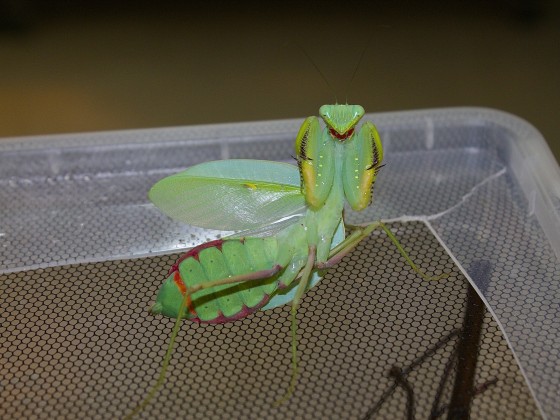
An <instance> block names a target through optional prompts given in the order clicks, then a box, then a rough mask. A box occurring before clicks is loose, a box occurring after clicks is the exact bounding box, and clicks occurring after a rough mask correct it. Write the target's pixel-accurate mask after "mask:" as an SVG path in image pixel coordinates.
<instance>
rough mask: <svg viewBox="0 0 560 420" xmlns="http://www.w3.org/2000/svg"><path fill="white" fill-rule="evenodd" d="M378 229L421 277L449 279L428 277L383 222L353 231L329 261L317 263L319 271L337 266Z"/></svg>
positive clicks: (437, 277) (434, 278) (333, 252)
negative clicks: (381, 230)
mask: <svg viewBox="0 0 560 420" xmlns="http://www.w3.org/2000/svg"><path fill="white" fill-rule="evenodd" d="M378 227H380V228H381V229H383V231H384V232H385V233H386V234H387V236H388V237H389V239H390V240H391V242H393V244H394V245H395V246H396V247H397V250H398V251H399V253H400V254H401V255H402V256H403V258H404V259H405V260H406V262H407V263H408V265H410V267H411V268H412V269H413V270H414V271H415V272H416V273H417V274H418V275H419V276H420V277H422V278H423V279H424V280H430V281H432V280H441V279H444V278H447V277H449V274H448V273H443V274H440V275H439V276H434V277H431V276H428V275H426V273H424V272H423V271H422V270H420V268H418V266H417V265H416V264H414V261H412V259H411V258H410V257H409V256H408V254H407V252H406V251H405V249H404V248H403V246H402V245H401V244H400V242H399V240H398V239H397V238H396V237H395V235H394V234H393V232H391V230H390V229H389V228H388V227H387V225H385V223H383V222H375V223H371V224H369V225H367V226H366V227H363V228H362V227H357V228H355V229H354V230H353V231H352V233H351V234H350V235H349V236H348V237H347V238H346V239H345V240H344V241H342V242H341V243H340V244H338V246H336V247H335V248H334V249H333V250H332V251H331V253H330V255H329V259H328V260H327V261H325V262H321V263H317V264H316V268H317V269H319V270H324V269H327V268H331V267H333V266H335V265H336V264H338V263H339V262H340V261H341V260H342V259H343V258H344V257H345V256H346V255H348V254H349V253H350V252H351V251H352V250H353V249H354V248H355V247H356V246H357V245H358V244H359V243H360V242H361V241H362V240H363V239H364V238H366V237H368V236H369V235H370V234H371V233H372V232H373V231H374V230H375V229H377V228H378Z"/></svg>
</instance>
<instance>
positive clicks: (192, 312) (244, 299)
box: [170, 238, 278, 324]
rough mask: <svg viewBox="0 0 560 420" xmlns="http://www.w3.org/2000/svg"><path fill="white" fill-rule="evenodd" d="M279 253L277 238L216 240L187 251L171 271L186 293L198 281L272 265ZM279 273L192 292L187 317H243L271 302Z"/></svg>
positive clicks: (209, 320)
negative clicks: (265, 278)
mask: <svg viewBox="0 0 560 420" xmlns="http://www.w3.org/2000/svg"><path fill="white" fill-rule="evenodd" d="M276 257H277V243H276V240H275V239H274V238H246V239H227V240H217V241H212V242H208V243H206V244H202V245H200V246H198V247H196V248H193V249H192V250H190V251H189V252H187V253H186V254H185V255H183V256H182V257H181V258H180V259H179V260H178V261H177V263H176V264H175V265H174V266H173V268H172V269H171V272H170V274H172V275H173V276H174V282H175V284H176V285H177V287H178V288H179V290H180V291H181V293H182V294H184V292H185V290H186V289H188V288H191V287H193V286H194V285H196V284H200V283H205V282H208V281H211V280H218V279H225V278H228V277H231V276H237V275H242V274H248V273H252V272H255V271H261V270H268V269H271V268H272V267H274V266H275V264H276ZM277 277H278V276H273V277H272V278H270V279H267V280H257V281H250V282H244V283H237V284H228V285H223V286H216V287H212V288H209V289H203V290H200V291H198V292H196V293H194V294H193V295H192V296H190V301H189V302H188V313H187V318H188V319H190V320H192V321H195V322H201V323H211V324H221V323H224V322H229V321H234V320H236V319H240V318H243V317H245V316H247V315H249V314H251V313H253V312H255V311H257V310H258V309H260V308H262V307H263V306H264V305H265V304H266V303H267V302H268V300H269V298H270V295H271V294H272V293H273V292H274V291H275V290H276V289H277V287H278V286H277ZM181 289H182V290H181Z"/></svg>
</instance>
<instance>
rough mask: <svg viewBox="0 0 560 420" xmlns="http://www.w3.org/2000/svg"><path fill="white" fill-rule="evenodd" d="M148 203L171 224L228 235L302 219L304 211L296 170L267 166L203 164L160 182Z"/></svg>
mask: <svg viewBox="0 0 560 420" xmlns="http://www.w3.org/2000/svg"><path fill="white" fill-rule="evenodd" d="M149 197H150V200H151V201H152V203H154V204H155V205H156V206H157V207H158V208H159V209H160V210H161V211H162V212H163V213H165V214H167V215H168V216H170V217H171V218H173V219H175V220H179V221H181V222H184V223H188V224H190V225H194V226H199V227H203V228H207V229H217V230H230V231H234V230H250V229H255V228H259V227H262V226H265V225H267V224H270V223H275V222H277V221H279V220H281V219H283V218H286V217H289V216H297V215H302V214H303V212H304V210H305V208H306V205H305V198H304V196H303V194H302V193H301V188H300V176H299V171H298V169H297V167H295V166H293V165H289V164H287V163H278V162H270V161H265V160H247V159H229V160H219V161H213V162H206V163H202V164H200V165H196V166H193V167H191V168H189V169H187V170H186V171H184V172H181V173H178V174H176V175H172V176H169V177H167V178H164V179H162V180H161V181H159V182H158V183H156V184H155V185H154V186H153V187H152V189H151V190H150V193H149Z"/></svg>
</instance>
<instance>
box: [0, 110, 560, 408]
mask: <svg viewBox="0 0 560 420" xmlns="http://www.w3.org/2000/svg"><path fill="white" fill-rule="evenodd" d="M364 120H371V121H373V122H374V123H375V124H376V125H377V127H378V129H379V132H380V135H381V138H382V141H383V144H384V149H385V159H384V160H385V163H386V166H385V167H384V168H383V170H382V171H381V173H380V174H379V176H378V180H377V183H376V187H375V190H374V203H373V205H372V206H371V207H370V208H368V209H367V210H365V211H363V212H361V213H353V212H351V211H350V210H348V211H347V213H346V218H347V221H348V222H350V223H365V222H370V221H375V220H379V219H383V220H390V221H401V222H407V221H421V222H423V223H425V224H426V226H428V228H429V229H430V230H431V231H432V232H433V234H434V235H435V237H436V238H437V239H438V240H439V241H440V243H441V244H442V245H443V246H444V247H445V249H446V250H447V251H448V252H449V254H450V256H451V257H452V258H453V260H454V261H455V262H456V264H457V265H458V267H459V268H460V270H461V271H462V272H463V273H464V274H465V275H466V276H467V277H468V278H469V280H470V281H471V283H472V284H473V286H474V287H475V288H476V289H477V291H478V292H479V294H480V295H481V297H482V298H483V300H484V301H485V303H486V304H487V306H488V308H489V309H490V311H491V312H492V314H493V315H494V317H495V318H496V320H497V321H498V323H499V325H500V326H501V328H502V329H503V332H504V335H505V337H506V339H507V340H508V342H509V344H510V346H511V348H512V350H513V351H514V354H515V356H516V358H517V360H518V362H519V364H520V366H521V368H522V370H523V372H524V374H525V376H526V379H527V382H528V384H529V387H530V389H531V390H532V392H533V395H534V396H535V399H536V401H537V403H538V405H539V407H540V409H541V411H542V413H543V414H544V415H547V416H550V417H551V418H552V417H555V416H557V413H558V412H560V399H559V398H558V395H559V390H560V370H559V369H558V366H560V355H559V353H558V349H559V348H560V314H559V308H560V290H559V289H560V286H559V285H560V264H559V262H560V170H559V168H558V165H557V163H556V161H555V160H554V158H553V157H552V155H551V153H550V150H549V149H548V147H547V145H546V143H545V142H544V140H543V138H542V137H541V136H540V134H539V133H538V132H537V131H536V130H535V129H534V128H533V127H532V126H530V125H529V124H527V123H526V122H524V121H522V120H520V119H519V118H517V117H514V116H511V115H509V114H505V113H502V112H498V111H494V110H487V109H478V108H457V109H441V110H426V111H416V112H397V113H386V114H369V115H366V116H365V117H364ZM299 124H301V120H289V121H272V122H259V123H243V124H225V125H211V126H195V127H185V128H166V129H154V130H137V131H119V132H108V133H94V134H78V135H63V136H44V137H29V138H16V139H3V140H2V141H0V273H10V272H19V271H24V270H30V269H36V268H42V267H53V266H60V265H64V264H69V263H83V262H99V261H107V260H116V259H124V258H130V257H138V256H147V255H153V254H162V253H168V252H170V251H176V250H180V249H184V248H188V247H191V246H194V245H196V244H199V243H201V242H203V241H205V240H209V239H214V238H216V237H217V236H220V235H224V234H227V233H228V232H217V231H205V230H202V229H197V228H193V227H190V226H185V225H181V224H179V223H177V222H173V221H171V220H169V219H168V218H167V217H165V216H164V215H163V214H161V213H160V212H159V211H158V210H157V209H156V208H155V207H154V206H153V205H152V204H150V203H149V202H148V200H147V192H148V190H149V189H150V187H151V186H152V185H153V184H154V183H155V182H156V181H157V180H159V179H161V178H163V177H165V176H167V175H170V174H172V173H175V172H178V171H180V170H182V169H184V168H186V167H188V166H191V165H194V164H196V163H200V162H204V161H208V160H216V159H228V158H250V159H268V160H279V161H286V162H289V161H293V159H292V158H291V155H292V154H293V152H292V148H293V142H294V137H295V134H296V133H297V129H298V127H299ZM481 262H482V263H484V264H486V266H487V267H490V271H491V274H490V275H481V273H480V272H479V271H478V270H477V267H480V264H481Z"/></svg>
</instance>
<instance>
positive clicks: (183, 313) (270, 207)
mask: <svg viewBox="0 0 560 420" xmlns="http://www.w3.org/2000/svg"><path fill="white" fill-rule="evenodd" d="M319 114H320V117H321V119H322V121H323V122H324V124H325V127H324V128H321V126H320V121H319V118H318V117H315V116H312V117H308V118H306V119H305V121H304V122H303V124H302V126H301V128H300V130H299V133H298V135H297V137H296V141H295V153H296V155H295V159H296V161H297V167H296V166H294V165H290V164H287V163H278V162H270V161H260V160H243V159H235V160H222V161H213V162H206V163H202V164H199V165H196V166H193V167H191V168H189V169H187V170H186V171H184V172H181V173H179V174H176V175H172V176H170V177H167V178H164V179H162V180H161V181H159V182H158V183H156V184H155V185H154V186H153V187H152V189H151V190H150V193H149V198H150V200H151V201H152V202H153V203H154V204H155V206H157V207H158V208H159V209H160V210H161V211H162V212H163V213H165V214H167V215H168V216H170V217H171V218H173V219H176V220H179V221H181V222H185V223H188V224H191V225H194V226H199V227H203V228H209V229H220V230H230V231H242V232H243V233H242V234H241V235H236V236H233V237H229V238H225V239H219V240H215V241H211V242H208V243H205V244H202V245H199V246H197V247H195V248H193V249H191V250H190V251H188V252H187V253H186V254H184V255H183V256H181V257H180V258H179V259H178V261H177V262H176V263H175V264H174V265H173V267H172V268H171V270H170V271H169V274H168V277H167V279H166V280H165V281H164V283H163V285H162V286H161V289H160V291H159V293H158V295H157V298H156V303H155V304H154V305H153V306H152V308H151V312H152V313H153V314H162V315H164V316H167V317H171V318H175V319H176V322H175V325H174V328H173V331H172V334H171V339H170V343H169V346H168V349H167V353H166V355H165V358H164V361H163V365H162V368H161V372H160V375H159V378H158V380H157V382H156V384H155V385H154V387H153V388H152V389H151V391H150V392H149V393H148V395H147V396H146V398H145V399H144V400H143V402H142V403H141V404H140V405H138V406H137V407H136V409H135V410H134V411H133V412H132V413H131V415H130V417H132V416H133V415H134V414H136V413H138V412H139V411H140V410H141V409H142V408H143V407H145V406H146V405H147V404H148V403H149V401H150V399H151V398H153V396H154V395H155V393H156V392H157V390H158V389H159V387H161V385H162V384H163V381H164V378H165V374H166V370H167V368H168V365H169V361H170V358H171V353H172V349H173V345H174V341H175V339H176V337H177V334H178V331H179V329H180V325H181V321H182V320H183V319H187V320H190V321H194V322H198V323H201V324H219V323H226V322H233V321H236V320H238V319H241V318H244V317H246V316H248V315H250V314H252V313H254V312H256V311H258V310H268V309H272V308H275V307H277V306H280V305H284V304H287V303H291V325H292V327H291V340H292V342H291V352H292V375H291V379H290V384H289V388H288V390H287V392H286V395H285V396H284V397H283V398H281V399H280V400H279V401H278V403H280V402H282V401H284V400H286V399H287V398H289V397H290V395H291V394H292V393H293V392H294V389H295V386H296V379H297V371H298V360H297V328H296V314H297V308H298V305H299V303H300V301H301V299H302V297H303V295H304V293H305V292H306V291H307V290H308V289H309V288H311V287H313V286H314V285H315V284H317V282H318V281H319V280H320V278H321V275H322V274H323V273H324V271H325V270H327V269H328V268H330V267H332V266H334V265H336V264H337V263H338V262H340V261H341V260H342V258H343V257H344V256H345V255H347V254H348V253H350V252H351V251H352V249H353V248H355V247H356V246H357V245H358V243H360V241H362V240H363V239H364V238H366V237H367V236H368V235H369V234H371V233H372V232H373V231H374V230H375V229H377V228H381V229H383V230H384V231H385V232H386V233H387V235H388V236H389V238H390V239H391V241H392V242H393V243H394V244H395V245H396V247H397V248H398V250H399V252H400V253H401V254H402V255H403V257H404V258H405V259H406V260H407V262H408V263H409V265H410V266H411V267H412V268H413V269H414V270H415V271H416V272H417V273H419V274H420V275H421V276H422V277H424V278H427V279H432V278H430V277H428V276H426V275H425V274H424V273H423V272H421V271H420V270H419V268H418V267H417V266H416V265H415V264H414V263H413V262H412V260H411V259H410V258H409V257H408V255H407V254H406V252H405V250H404V249H403V247H402V246H401V245H400V244H399V242H398V241H397V239H396V238H395V236H394V235H393V234H392V233H391V231H390V230H389V229H388V228H387V226H385V224H383V223H382V222H381V221H378V222H375V223H371V224H369V225H367V226H355V227H353V228H352V230H351V233H350V234H349V235H348V236H347V237H345V225H344V220H343V208H344V204H345V202H347V203H348V204H349V205H350V206H351V207H352V209H354V210H356V211H360V210H363V209H365V208H366V207H368V206H369V204H370V203H371V201H372V190H373V186H374V183H375V180H376V177H377V174H378V172H379V170H380V169H381V167H382V166H383V165H382V161H383V146H382V143H381V139H380V137H379V134H378V132H377V129H376V127H375V126H374V125H373V124H372V123H371V122H365V123H363V124H362V125H361V128H360V129H359V130H357V128H356V127H357V124H358V122H359V121H360V120H361V118H362V117H363V115H364V109H363V107H361V106H359V105H339V104H336V105H323V106H322V107H321V108H320V110H319ZM443 277H445V275H442V276H439V277H437V278H443Z"/></svg>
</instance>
